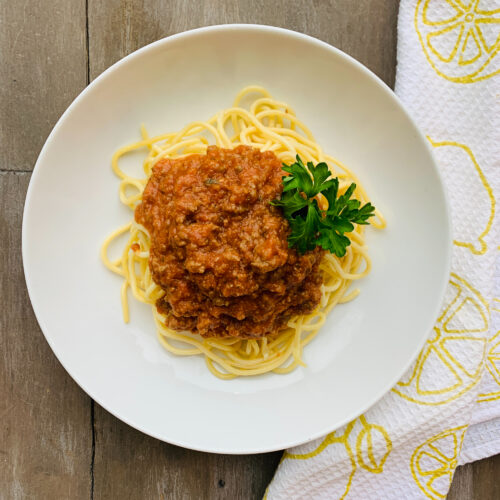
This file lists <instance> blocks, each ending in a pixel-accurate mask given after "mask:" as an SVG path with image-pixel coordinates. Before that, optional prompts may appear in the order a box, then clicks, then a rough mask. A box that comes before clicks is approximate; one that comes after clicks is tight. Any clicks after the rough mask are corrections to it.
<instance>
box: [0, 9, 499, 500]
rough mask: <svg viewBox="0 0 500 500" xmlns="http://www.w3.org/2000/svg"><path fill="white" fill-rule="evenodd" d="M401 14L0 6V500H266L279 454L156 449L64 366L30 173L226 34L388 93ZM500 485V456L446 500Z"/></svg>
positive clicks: (461, 475)
mask: <svg viewBox="0 0 500 500" xmlns="http://www.w3.org/2000/svg"><path fill="white" fill-rule="evenodd" d="M397 12H398V1H397V0H331V1H321V0H314V1H313V0H273V1H266V0H239V1H235V0H221V1H215V0H214V1H210V0H205V1H202V0H199V1H196V0H107V1H102V2H101V1H98V0H15V1H12V0H0V57H1V72H0V120H1V122H0V170H1V171H0V203H1V211H0V214H1V224H0V241H1V242H2V247H1V252H0V257H1V275H0V280H1V285H0V304H2V308H3V313H2V314H1V315H0V325H1V327H0V335H1V344H0V345H1V364H0V369H1V372H0V373H1V375H0V418H1V423H2V425H1V428H0V460H1V462H0V498H2V499H4V498H5V499H11V498H12V499H21V498H47V499H60V498H61V499H63V498H64V499H66V498H71V499H80V498H85V499H88V498H91V499H93V498H95V499H108V498H119V499H129V498H130V499H146V498H147V499H149V498H176V499H177V498H228V499H235V498H238V499H240V498H241V499H247V498H256V499H258V498H261V496H262V494H263V492H264V489H265V487H266V485H267V483H268V482H269V481H270V479H271V477H272V476H273V473H274V470H275V468H276V466H277V464H278V461H279V459H280V456H281V452H276V453H268V454H262V455H253V456H225V455H211V454H206V453H198V452H193V451H189V450H185V449H183V448H178V447H176V446H171V445H168V444H165V443H162V442H160V441H157V440H155V439H152V438H149V437H147V436H145V435H143V434H141V433H140V432H138V431H136V430H134V429H132V428H130V427H128V426H127V425H125V424H123V423H122V422H120V421H119V420H117V419H116V418H114V417H113V416H111V415H110V414H109V413H107V412H106V411H105V410H103V409H102V408H101V407H100V406H99V405H97V404H95V403H94V402H93V401H92V400H91V399H90V398H89V397H88V396H87V395H86V394H85V393H84V392H82V390H81V389H80V388H79V387H78V386H77V385H76V384H75V383H74V382H73V380H72V379H71V378H70V377H69V376H68V374H67V373H66V372H65V371H64V369H63V368H62V367H61V365H60V364H59V362H58V361H57V359H56V358H55V357H54V355H53V354H52V352H51V350H50V348H49V347H48V345H47V343H46V341H45V339H44V337H43V335H42V333H41V331H40V328H39V327H38V324H37V322H36V319H35V317H34V315H33V312H32V309H31V305H30V302H29V298H28V295H27V292H26V287H25V283H24V277H23V269H22V262H21V254H20V247H21V218H22V209H23V204H24V197H25V193H26V189H27V186H28V182H29V180H30V175H31V171H32V169H33V165H34V163H35V160H36V158H37V155H38V153H39V151H40V149H41V147H42V145H43V143H44V141H45V139H46V137H47V135H48V133H49V132H50V130H51V128H52V127H53V125H54V124H55V122H56V121H57V119H58V118H59V116H60V115H61V113H62V112H63V111H64V110H65V108H66V107H67V106H68V105H69V104H70V102H71V101H72V100H73V98H74V97H76V95H77V94H78V93H79V92H80V91H81V90H82V89H83V88H84V87H85V86H86V85H87V84H88V83H89V82H90V81H92V80H93V79H94V78H95V77H96V76H97V75H99V74H100V73H101V72H102V71H103V70H105V69H106V68H107V67H108V66H110V65H111V64H113V63H114V62H115V61H117V60H118V59H120V58H122V57H123V56H125V55H127V54H128V53H130V52H132V51H134V50H136V49H138V48H139V47H142V46H143V45H146V44H148V43H150V42H152V41H154V40H157V39H159V38H162V37H165V36H167V35H171V34H173V33H177V32H179V31H184V30H188V29H191V28H195V27H198V26H203V25H210V24H219V23H234V22H242V23H249V22H250V23H262V24H270V25H275V26H283V27H286V28H291V29H293V30H297V31H301V32H304V33H308V34H310V35H313V36H315V37H318V38H320V39H322V40H325V41H327V42H329V43H331V44H333V45H335V46H337V47H339V48H340V49H342V50H344V51H345V52H347V53H348V54H351V55H352V56H354V57H355V58H356V59H358V60H359V61H361V62H362V63H364V64H365V65H366V66H368V67H369V68H370V69H371V70H372V71H374V72H375V73H376V74H377V75H378V76H380V78H382V79H383V80H384V81H385V82H386V83H387V84H388V85H390V86H392V85H393V84H394V77H395V63H396V20H397ZM75 320H76V321H77V320H78V318H76V319H75ZM69 328H70V325H69ZM499 478H500V456H497V457H496V458H491V459H488V460H483V461H481V462H477V463H475V464H472V465H467V466H465V467H461V468H459V470H458V471H457V473H456V476H455V479H454V482H453V487H452V490H451V493H450V495H449V498H450V499H453V500H458V499H461V500H465V499H482V500H487V499H493V498H496V499H498V498H500V481H499Z"/></svg>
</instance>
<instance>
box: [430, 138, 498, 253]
mask: <svg viewBox="0 0 500 500" xmlns="http://www.w3.org/2000/svg"><path fill="white" fill-rule="evenodd" d="M428 139H429V142H430V143H431V144H432V146H433V147H434V154H435V156H436V160H437V162H438V164H439V166H440V169H441V172H442V173H443V176H444V177H445V180H446V181H448V182H447V184H448V185H453V183H454V182H457V180H458V181H460V182H461V185H462V186H463V190H461V189H456V190H450V191H449V195H450V198H451V199H452V201H453V203H452V206H453V210H452V218H453V228H454V232H455V240H454V243H455V245H457V246H461V247H465V248H468V249H469V250H470V251H471V252H472V253H473V254H476V255H482V254H484V253H485V252H486V250H487V245H486V242H485V240H484V238H485V237H486V235H487V234H488V233H489V231H490V229H491V227H492V225H493V219H494V217H495V205H496V203H495V198H494V196H493V190H492V189H491V186H490V185H489V183H488V181H487V179H486V177H485V176H484V174H483V171H482V170H481V168H480V166H479V164H478V163H477V161H476V158H475V157H474V155H473V154H472V151H471V150H470V148H469V147H467V146H466V145H464V144H460V143H458V142H453V141H443V142H437V141H433V140H432V139H431V138H430V137H428ZM464 192H468V193H472V195H471V196H465V197H464V196H463V193H464ZM454 197H456V198H457V199H454Z"/></svg>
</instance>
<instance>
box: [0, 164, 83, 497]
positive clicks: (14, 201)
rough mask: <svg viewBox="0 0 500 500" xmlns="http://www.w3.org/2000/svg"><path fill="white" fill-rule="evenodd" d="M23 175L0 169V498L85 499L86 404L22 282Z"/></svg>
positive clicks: (24, 191)
mask: <svg viewBox="0 0 500 500" xmlns="http://www.w3.org/2000/svg"><path fill="white" fill-rule="evenodd" d="M29 178H30V174H28V173H22V172H0V214H1V215H0V217H1V219H0V221H1V222H0V241H2V246H1V247H0V269H2V272H1V273H0V304H2V314H0V345H1V349H0V418H1V422H2V425H1V426H0V456H1V460H0V485H1V487H0V497H1V498H5V499H7V498H8V499H21V498H41V499H42V498H47V499H52V498H71V499H80V498H85V499H88V498H89V497H90V490H91V477H90V463H91V449H92V428H91V420H90V401H89V398H88V397H87V396H86V395H85V394H84V393H83V392H82V391H81V390H80V389H79V388H78V387H77V385H76V384H75V383H74V382H73V380H72V379H71V378H70V377H69V376H68V374H67V373H66V372H65V370H64V369H63V368H62V367H61V365H60V364H59V362H58V361H57V359H56V358H55V356H54V354H53V353H52V351H51V350H50V348H49V346H48V344H47V342H46V341H45V338H44V337H43V335H42V333H41V331H40V329H39V327H38V324H37V322H36V319H35V316H34V314H33V311H32V309H31V305H30V301H29V298H28V293H27V291H26V286H25V282H24V276H23V268H22V262H21V219H22V208H23V201H22V200H24V197H25V194H26V189H27V187H28V182H29Z"/></svg>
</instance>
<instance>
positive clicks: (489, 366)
mask: <svg viewBox="0 0 500 500" xmlns="http://www.w3.org/2000/svg"><path fill="white" fill-rule="evenodd" d="M486 370H487V371H488V372H487V373H488V376H489V377H491V379H490V380H492V381H493V382H494V383H495V384H497V385H498V391H491V392H487V393H481V394H479V396H478V402H479V403H485V402H487V401H496V400H498V399H500V330H499V331H498V332H497V333H496V335H494V336H493V337H492V338H491V339H490V342H489V349H488V353H487V355H486Z"/></svg>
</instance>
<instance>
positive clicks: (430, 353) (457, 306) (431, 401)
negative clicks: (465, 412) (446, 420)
mask: <svg viewBox="0 0 500 500" xmlns="http://www.w3.org/2000/svg"><path fill="white" fill-rule="evenodd" d="M488 322H489V309H488V303H487V302H486V301H485V300H484V299H483V297H482V296H481V294H480V293H479V292H478V291H477V290H475V289H474V288H473V287H471V286H470V285H469V284H468V283H467V282H466V281H465V280H464V279H462V278H460V277H459V276H457V275H456V274H454V273H452V274H451V277H450V282H449V285H448V289H447V292H446V297H445V306H444V310H443V312H442V313H441V316H440V317H439V318H438V320H437V323H436V325H435V326H434V331H433V332H432V334H431V336H430V338H429V339H428V340H427V342H426V344H425V346H424V348H423V349H422V351H421V352H420V354H419V356H418V358H417V361H416V362H415V364H414V365H413V368H412V369H411V370H409V371H408V372H407V373H406V374H405V376H404V377H403V378H402V379H401V380H400V381H399V382H398V383H397V384H396V386H395V387H394V388H393V389H392V390H393V392H395V393H396V394H398V395H399V396H401V397H402V398H404V399H406V400H408V401H412V402H413V403H417V404H422V405H440V404H444V403H448V402H450V401H453V400H454V399H456V398H458V397H459V396H461V395H462V394H464V393H465V392H466V391H468V390H469V389H471V388H472V387H474V386H475V385H476V384H477V383H478V382H479V380H480V379H481V367H482V362H483V359H484V355H485V351H486V337H485V335H486V332H487V331H488Z"/></svg>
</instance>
